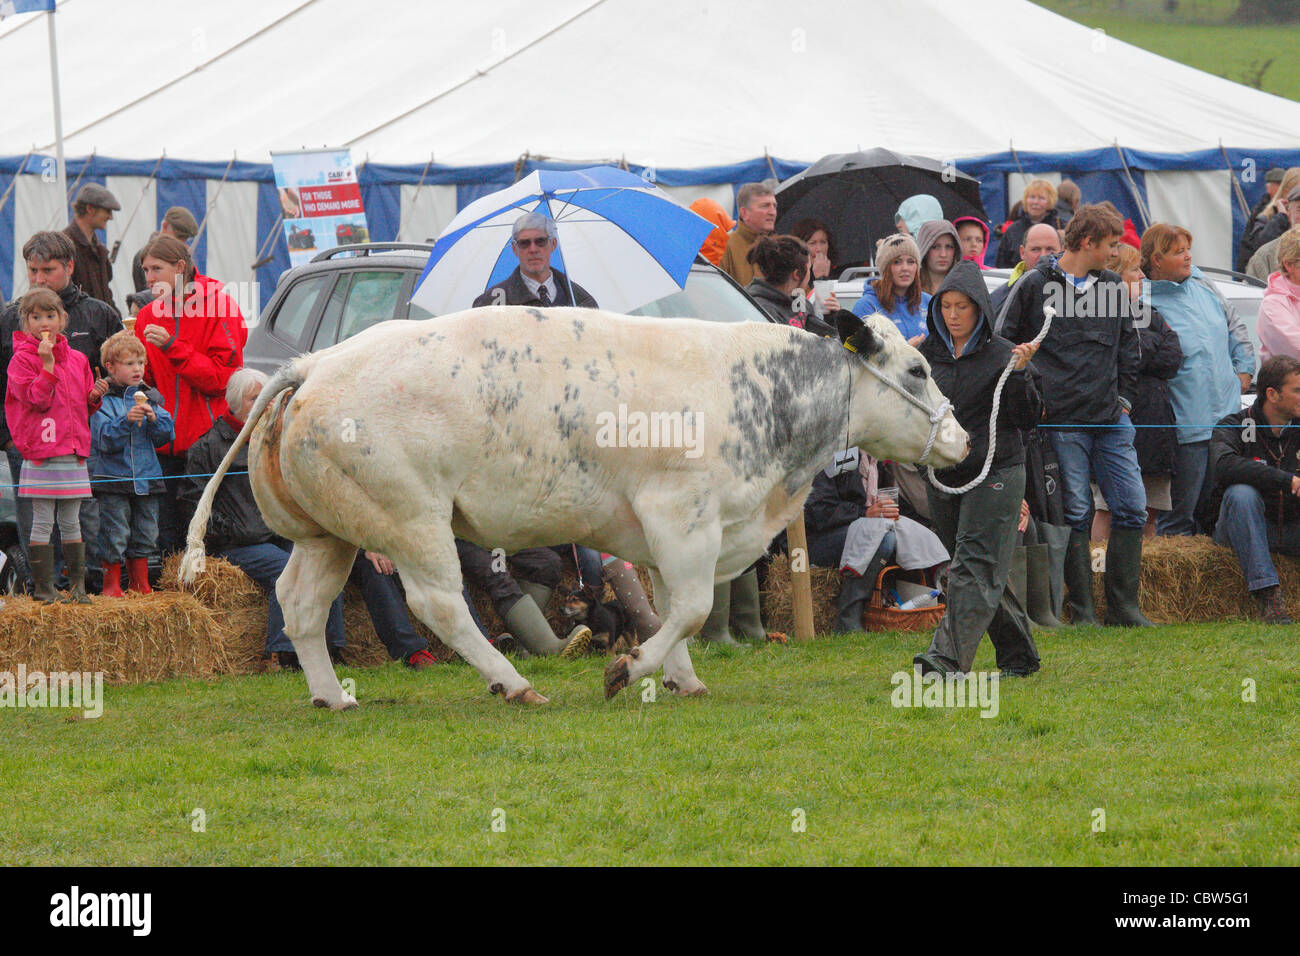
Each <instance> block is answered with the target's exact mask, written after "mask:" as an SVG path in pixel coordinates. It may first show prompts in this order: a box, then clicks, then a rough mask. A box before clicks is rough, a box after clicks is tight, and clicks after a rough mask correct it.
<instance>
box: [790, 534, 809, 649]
mask: <svg viewBox="0 0 1300 956" xmlns="http://www.w3.org/2000/svg"><path fill="white" fill-rule="evenodd" d="M786 541H787V542H788V543H789V545H790V603H791V604H792V605H793V610H794V639H795V640H796V641H811V640H812V639H813V609H812V575H811V574H810V573H809V571H808V533H807V532H806V531H805V530H804V526H803V509H800V510H799V514H798V515H797V516H796V517H795V519H794V521H792V522H790V526H789V527H788V528H786Z"/></svg>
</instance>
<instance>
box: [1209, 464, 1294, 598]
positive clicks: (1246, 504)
mask: <svg viewBox="0 0 1300 956" xmlns="http://www.w3.org/2000/svg"><path fill="white" fill-rule="evenodd" d="M1267 510H1268V509H1267V508H1266V507H1265V505H1264V498H1263V496H1262V495H1260V493H1259V492H1258V491H1256V490H1255V489H1254V488H1253V487H1252V486H1251V485H1230V486H1229V487H1228V489H1227V490H1226V491H1225V492H1224V493H1223V503H1222V504H1221V505H1219V520H1218V521H1217V522H1216V523H1215V526H1214V541H1215V543H1216V544H1222V545H1226V546H1229V547H1231V548H1232V550H1233V551H1235V552H1237V560H1238V561H1239V562H1240V563H1241V573H1242V575H1243V576H1244V577H1245V578H1246V589H1247V590H1249V591H1258V590H1260V589H1261V588H1267V587H1272V586H1273V585H1275V584H1277V583H1278V580H1277V569H1276V568H1275V567H1274V566H1273V558H1272V557H1271V556H1270V555H1269V552H1270V551H1276V552H1278V554H1290V555H1294V556H1300V521H1291V522H1288V523H1287V524H1281V525H1280V524H1277V523H1276V522H1273V521H1270V520H1268V517H1267V514H1266V512H1267Z"/></svg>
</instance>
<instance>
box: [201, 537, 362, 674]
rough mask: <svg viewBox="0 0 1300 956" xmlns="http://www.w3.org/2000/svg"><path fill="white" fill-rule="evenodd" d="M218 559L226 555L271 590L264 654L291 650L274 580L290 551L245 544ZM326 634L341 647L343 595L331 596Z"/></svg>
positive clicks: (219, 554)
mask: <svg viewBox="0 0 1300 956" xmlns="http://www.w3.org/2000/svg"><path fill="white" fill-rule="evenodd" d="M215 556H216V557H218V558H225V559H226V560H227V561H229V562H230V563H231V564H233V565H235V567H237V568H239V569H240V570H241V571H243V572H244V573H245V574H247V575H248V576H249V577H250V578H252V579H253V580H254V581H256V582H257V583H258V584H260V585H262V587H264V588H266V589H267V590H268V591H270V593H271V599H270V603H269V604H268V606H267V614H266V653H268V654H270V653H272V652H276V651H292V650H293V642H292V641H290V640H289V638H288V637H287V636H285V633H284V612H283V611H281V610H280V602H279V600H278V599H277V598H276V596H275V582H276V581H277V580H279V578H280V574H281V572H283V571H284V566H285V565H286V564H288V563H289V552H288V551H286V550H284V549H283V548H280V547H277V546H276V545H274V544H270V543H267V544H247V545H242V546H240V547H238V548H227V549H226V550H225V551H221V552H218V553H217V554H216V555H215ZM325 637H326V639H327V640H328V641H329V644H330V646H331V647H343V646H344V636H343V595H341V594H340V595H339V596H338V597H336V598H335V599H334V603H333V604H331V605H330V613H329V617H328V618H327V619H326V621H325Z"/></svg>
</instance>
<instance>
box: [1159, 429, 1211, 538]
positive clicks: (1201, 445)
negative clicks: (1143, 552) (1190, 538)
mask: <svg viewBox="0 0 1300 956" xmlns="http://www.w3.org/2000/svg"><path fill="white" fill-rule="evenodd" d="M1209 465H1210V442H1209V440H1208V439H1207V440H1205V441H1191V442H1186V443H1185V444H1181V445H1179V446H1178V452H1177V454H1176V456H1175V457H1174V476H1173V478H1171V479H1170V481H1169V498H1170V503H1171V504H1172V505H1173V508H1171V509H1170V510H1169V511H1162V512H1159V513H1158V514H1157V515H1156V534H1160V535H1176V534H1185V535H1191V534H1197V533H1199V531H1200V529H1199V528H1198V527H1197V526H1196V510H1197V506H1198V505H1200V503H1201V498H1202V496H1203V495H1204V493H1205V492H1207V491H1209V489H1208V488H1206V487H1205V473H1206V471H1207V470H1208V469H1209Z"/></svg>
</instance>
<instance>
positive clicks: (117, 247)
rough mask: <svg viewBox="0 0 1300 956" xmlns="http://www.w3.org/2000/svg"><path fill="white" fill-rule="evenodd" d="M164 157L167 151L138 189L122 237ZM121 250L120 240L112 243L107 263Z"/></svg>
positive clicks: (113, 259) (114, 259)
mask: <svg viewBox="0 0 1300 956" xmlns="http://www.w3.org/2000/svg"><path fill="white" fill-rule="evenodd" d="M166 155H167V151H166V150H163V155H162V156H159V157H158V162H156V163H154V164H153V171H152V172H151V173H149V178H148V179H146V180H145V183H144V186H142V187H141V189H140V198H139V199H137V200H136V201H135V205H134V206H133V207H132V208H131V215H129V216H128V217H127V219H126V225H125V226H123V227H122V235H126V233H127V230H128V229H130V228H131V223H133V222H135V216H136V213H138V212H139V211H140V205H141V204H142V203H143V202H144V197H145V196H146V195H148V193H149V184H150V183H152V182H153V181H154V179H155V178H156V177H157V175H158V167H159V166H161V165H162V161H163V156H166ZM121 248H122V240H121V239H118V240H117V241H116V242H114V243H113V251H112V252H110V253H109V254H108V261H109V262H116V261H117V253H118V250H120V249H121Z"/></svg>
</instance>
